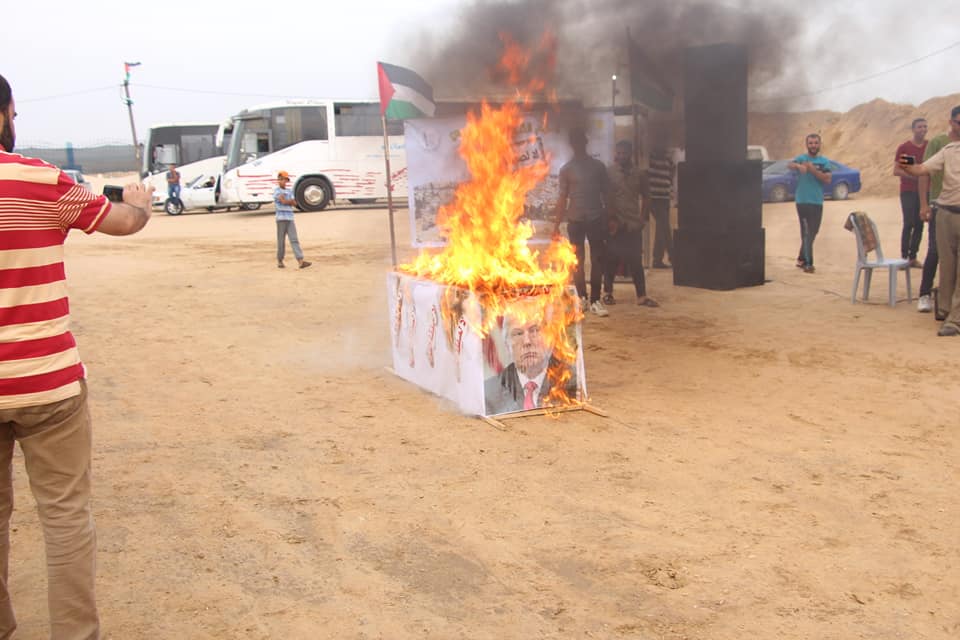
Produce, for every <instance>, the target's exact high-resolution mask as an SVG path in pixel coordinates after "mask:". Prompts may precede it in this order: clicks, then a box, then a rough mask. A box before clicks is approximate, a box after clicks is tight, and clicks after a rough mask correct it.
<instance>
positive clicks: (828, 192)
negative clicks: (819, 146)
mask: <svg viewBox="0 0 960 640" xmlns="http://www.w3.org/2000/svg"><path fill="white" fill-rule="evenodd" d="M790 162H792V160H777V161H776V162H774V163H773V164H771V165H770V166H768V167H766V168H765V169H764V170H763V187H762V189H763V201H764V202H785V201H787V200H793V196H794V194H795V193H796V191H797V177H798V176H799V175H800V174H799V173H798V172H796V171H794V170H793V169H790V168H789V167H787V164H788V163H790ZM830 167H831V169H832V171H831V173H830V184H829V185H824V186H823V195H824V197H827V198H833V199H834V200H846V199H847V196H849V195H850V194H851V193H856V192H857V191H860V171H858V170H857V169H852V168H850V167H848V166H847V165H845V164H840V163H839V162H836V161H835V160H831V161H830Z"/></svg>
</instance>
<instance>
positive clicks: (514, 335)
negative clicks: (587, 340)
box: [483, 298, 583, 415]
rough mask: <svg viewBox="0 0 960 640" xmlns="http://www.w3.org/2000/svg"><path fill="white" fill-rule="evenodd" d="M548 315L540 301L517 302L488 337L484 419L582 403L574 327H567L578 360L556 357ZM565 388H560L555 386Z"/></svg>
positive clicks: (579, 351)
mask: <svg viewBox="0 0 960 640" xmlns="http://www.w3.org/2000/svg"><path fill="white" fill-rule="evenodd" d="M548 314H549V311H547V312H544V310H543V307H542V306H541V304H540V303H538V302H537V301H536V300H533V299H530V298H521V299H518V300H517V301H516V302H515V303H513V304H512V305H511V306H509V307H507V310H506V312H505V313H504V314H503V316H502V317H501V318H499V319H498V323H497V324H498V328H497V329H495V330H493V331H491V332H490V333H489V334H488V335H487V336H486V337H485V338H484V345H483V352H484V354H485V355H486V363H485V372H486V373H485V380H484V389H483V392H484V403H485V407H486V415H497V414H502V413H511V412H514V411H526V410H531V409H539V408H543V407H549V406H559V405H564V404H571V403H574V402H577V401H580V400H582V398H581V395H580V387H581V386H582V384H583V369H582V362H581V361H582V355H581V350H580V348H579V344H577V341H578V337H577V333H578V332H577V331H576V330H575V329H576V328H575V327H568V331H567V332H566V335H567V340H568V341H570V344H568V346H569V347H570V349H567V352H568V353H573V354H576V361H574V362H564V361H562V360H561V359H559V358H558V357H556V355H555V351H556V350H555V349H554V346H555V345H553V344H551V337H550V332H549V331H547V330H546V328H547V323H548V322H550V317H549V316H548ZM558 384H559V385H561V388H560V389H558V388H557V385H558Z"/></svg>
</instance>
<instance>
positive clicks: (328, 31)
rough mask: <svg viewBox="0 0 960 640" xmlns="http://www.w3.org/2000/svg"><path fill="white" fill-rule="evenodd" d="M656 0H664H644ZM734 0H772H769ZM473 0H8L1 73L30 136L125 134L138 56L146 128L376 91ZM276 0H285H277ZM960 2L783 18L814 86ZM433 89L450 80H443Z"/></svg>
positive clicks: (934, 45)
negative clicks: (293, 100) (126, 80)
mask: <svg viewBox="0 0 960 640" xmlns="http://www.w3.org/2000/svg"><path fill="white" fill-rule="evenodd" d="M591 1H602V0H583V4H584V6H587V5H589V3H590V2H591ZM644 1H653V0H637V2H644ZM718 1H721V0H718ZM722 1H723V2H725V3H726V4H734V5H740V6H746V7H747V8H752V7H763V6H764V2H760V1H759V0H743V1H742V2H736V1H735V0H722ZM765 1H766V2H774V1H775V0H765ZM812 1H813V2H822V0H812ZM467 4H472V2H466V1H465V0H423V1H420V2H397V1H396V0H392V1H389V2H388V1H380V0H348V1H346V2H335V1H331V0H324V1H322V2H318V1H317V0H309V1H306V0H287V1H286V2H282V3H276V4H273V3H262V2H257V3H253V2H247V1H245V0H236V1H235V2H233V3H229V4H228V3H222V2H211V1H207V0H191V1H187V0H167V1H166V2H151V3H148V4H143V3H140V4H136V3H130V2H120V1H117V0H97V1H96V2H77V1H75V0H73V1H65V0H53V1H52V2H47V3H45V4H43V5H42V11H43V16H42V17H43V19H44V22H43V25H42V27H41V25H40V23H39V20H40V18H41V16H40V15H38V13H37V11H38V6H40V5H33V4H32V3H29V2H4V5H5V6H4V7H3V9H2V15H3V25H4V28H3V30H2V36H0V74H2V75H4V76H5V77H6V78H7V80H8V81H9V82H10V83H11V85H12V86H13V90H14V97H15V99H16V100H17V111H18V112H19V116H18V119H17V137H18V145H19V146H27V145H30V144H49V145H55V146H62V144H63V143H64V142H66V141H71V142H73V143H74V144H75V145H88V144H103V143H112V142H120V143H126V142H129V141H130V140H131V133H130V124H129V120H128V116H127V109H126V106H125V105H124V103H123V101H122V88H121V82H122V80H123V62H124V61H125V60H127V61H139V62H141V63H142V66H140V67H137V68H135V69H134V70H133V73H132V81H131V93H132V97H133V100H134V117H135V122H136V126H137V133H138V135H139V136H140V138H141V140H142V138H143V134H144V133H145V132H146V129H147V127H149V125H151V124H154V123H158V122H182V121H221V120H223V119H225V118H227V117H228V116H229V115H231V114H232V113H234V112H236V111H239V110H240V109H242V108H244V107H248V106H252V105H254V104H259V103H263V102H269V101H271V100H274V99H281V98H283V97H315V98H326V97H337V98H353V99H376V97H377V85H376V72H375V63H376V61H377V60H385V61H387V62H391V63H394V64H399V65H405V64H407V65H409V64H410V60H412V59H413V58H415V55H414V49H415V47H417V43H418V42H422V41H423V40H422V34H423V33H428V34H430V37H432V38H435V39H443V38H444V37H446V36H447V35H448V34H449V33H451V32H452V26H453V25H455V24H456V23H457V14H458V10H459V9H460V8H462V7H463V6H465V5H467ZM794 4H796V3H794ZM271 6H272V7H276V9H275V10H273V11H270V10H266V9H265V8H266V7H271ZM147 7H149V16H147V15H146V13H147ZM958 9H960V3H958V2H957V0H930V1H928V2H925V3H922V4H921V3H906V2H894V1H892V0H860V1H857V0H853V1H850V2H846V3H841V2H832V3H827V2H822V4H821V5H820V7H819V8H817V9H816V10H811V11H810V12H809V14H808V15H809V18H808V19H806V20H804V21H801V22H798V23H796V24H784V25H782V28H783V29H784V30H791V31H792V30H796V31H798V32H801V33H803V34H804V38H803V41H804V42H805V43H808V44H806V45H804V46H803V47H800V48H799V49H798V50H797V51H796V53H795V56H796V64H797V65H802V66H804V67H805V68H807V69H808V78H809V86H808V87H804V88H803V90H804V92H810V91H811V90H816V89H825V88H828V87H831V86H837V85H840V84H843V83H846V82H850V81H854V80H858V79H861V78H865V77H867V76H870V75H872V74H876V73H879V72H883V71H885V70H888V69H891V68H894V67H897V66H898V65H901V64H903V63H907V62H910V61H912V60H914V59H917V58H921V57H922V56H925V55H927V54H929V53H931V52H934V51H937V50H939V49H943V48H945V47H949V46H951V45H954V44H960V29H958V28H957V27H956V25H957V24H960V16H958V14H957V11H958ZM494 44H496V43H492V46H493V45H494ZM559 55H560V56H563V55H564V51H563V50H562V49H561V51H560V52H559ZM958 61H960V46H955V47H953V48H951V49H949V50H947V51H945V52H943V53H940V54H939V55H934V56H931V57H929V58H927V59H925V60H922V61H920V62H917V63H916V64H911V65H909V66H907V67H905V68H903V69H901V70H899V71H896V72H893V73H888V74H884V75H881V76H879V77H876V78H873V79H869V80H866V81H863V82H857V83H855V84H853V85H851V86H849V87H847V88H843V89H838V90H835V91H825V92H823V93H819V94H816V95H814V96H811V97H810V98H808V99H805V100H798V101H797V107H798V108H811V107H816V108H828V109H836V110H846V109H848V108H850V107H852V106H854V105H856V104H858V103H861V102H865V101H868V100H871V99H873V98H875V97H881V98H884V99H887V100H890V101H895V102H908V103H913V104H918V103H920V102H922V101H924V100H926V99H927V98H930V97H934V96H940V95H946V94H950V93H958V92H960V74H958V73H957V67H956V65H957V63H958ZM427 80H428V81H430V78H429V77H428V78H427ZM596 86H597V88H598V91H602V92H607V91H609V90H608V89H607V87H609V74H608V73H607V72H606V71H605V70H598V71H597V84H596ZM435 89H436V91H437V93H438V94H442V91H443V88H442V87H439V86H438V87H435ZM602 95H606V93H603V94H602Z"/></svg>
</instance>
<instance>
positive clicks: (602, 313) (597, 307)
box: [590, 300, 610, 318]
mask: <svg viewBox="0 0 960 640" xmlns="http://www.w3.org/2000/svg"><path fill="white" fill-rule="evenodd" d="M590 313H592V314H593V315H595V316H599V317H601V318H606V317H607V316H608V315H610V312H609V311H607V309H606V307H604V306H603V303H602V302H600V301H599V300H596V301H594V302H592V303H590Z"/></svg>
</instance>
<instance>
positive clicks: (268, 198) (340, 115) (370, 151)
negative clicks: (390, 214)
mask: <svg viewBox="0 0 960 640" xmlns="http://www.w3.org/2000/svg"><path fill="white" fill-rule="evenodd" d="M232 124H233V137H232V140H231V142H230V146H229V149H228V150H227V159H226V167H225V171H224V175H223V178H222V180H221V184H220V186H221V191H220V200H219V204H220V205H224V204H240V203H268V202H272V200H273V190H274V188H275V187H276V178H277V172H278V171H281V170H283V171H286V172H287V173H289V174H290V180H291V186H292V188H293V191H294V196H295V197H296V200H297V206H298V207H299V208H300V209H302V210H304V211H321V210H323V209H325V208H326V207H327V206H329V205H330V203H331V202H333V201H334V200H335V199H336V200H348V201H350V202H367V201H372V200H376V199H380V198H386V197H387V187H386V167H385V163H384V157H383V128H382V124H381V120H380V105H379V103H377V102H361V101H349V100H289V101H285V102H277V103H273V104H265V105H260V106H257V107H252V108H250V109H245V110H244V111H242V112H240V113H239V114H237V115H235V116H234V117H233V119H232ZM388 134H389V136H390V172H391V174H392V176H391V183H392V186H393V196H394V197H395V198H396V199H397V201H398V202H405V201H406V195H407V161H406V153H405V151H404V138H403V123H402V122H389V123H388Z"/></svg>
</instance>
